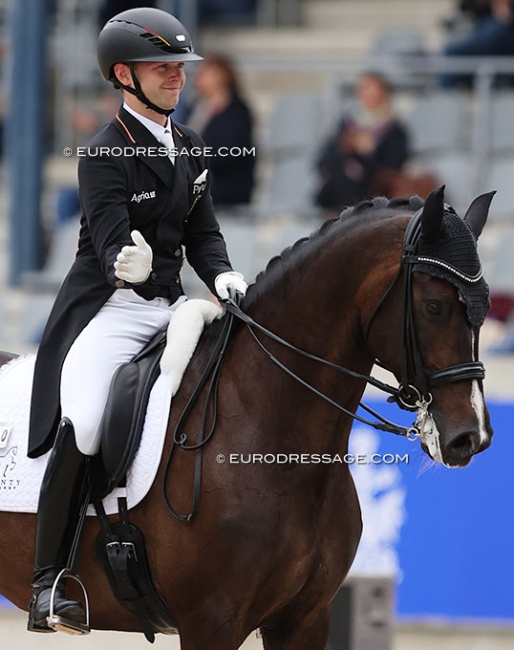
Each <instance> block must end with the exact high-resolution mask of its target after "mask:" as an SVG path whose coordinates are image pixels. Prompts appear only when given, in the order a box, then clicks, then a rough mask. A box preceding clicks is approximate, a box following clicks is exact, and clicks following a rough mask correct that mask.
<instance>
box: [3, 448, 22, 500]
mask: <svg viewBox="0 0 514 650" xmlns="http://www.w3.org/2000/svg"><path fill="white" fill-rule="evenodd" d="M17 455H18V447H11V448H10V449H8V450H7V451H6V452H4V453H3V454H0V490H15V489H16V488H17V487H19V485H20V483H21V481H20V479H17V478H13V474H12V472H13V471H14V470H15V469H16V464H17V463H16V456H17Z"/></svg>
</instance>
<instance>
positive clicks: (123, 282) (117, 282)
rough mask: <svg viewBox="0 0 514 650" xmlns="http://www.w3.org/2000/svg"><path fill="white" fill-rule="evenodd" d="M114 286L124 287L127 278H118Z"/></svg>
mask: <svg viewBox="0 0 514 650" xmlns="http://www.w3.org/2000/svg"><path fill="white" fill-rule="evenodd" d="M114 286H115V287H116V288H117V289H122V288H123V287H124V286H125V280H116V282H115V283H114Z"/></svg>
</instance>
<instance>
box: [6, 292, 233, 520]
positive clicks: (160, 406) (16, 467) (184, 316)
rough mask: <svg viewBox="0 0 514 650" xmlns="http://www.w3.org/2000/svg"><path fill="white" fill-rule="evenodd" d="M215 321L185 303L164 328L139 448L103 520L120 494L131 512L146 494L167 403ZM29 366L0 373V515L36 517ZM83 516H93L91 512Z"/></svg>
mask: <svg viewBox="0 0 514 650" xmlns="http://www.w3.org/2000/svg"><path fill="white" fill-rule="evenodd" d="M221 315H223V310H222V309H221V308H220V307H219V306H218V305H216V304H214V303H211V302H209V301H207V300H188V301H187V302H185V303H184V304H183V305H181V306H180V307H179V308H178V309H177V311H176V313H175V315H174V317H173V319H172V321H171V322H170V326H169V328H168V341H170V345H169V346H168V347H167V348H166V350H165V352H164V355H163V360H162V361H161V369H162V372H161V374H160V375H159V377H158V379H157V381H156V383H155V385H154V387H153V388H152V392H151V394H150V400H149V403H148V409H147V413H146V418H145V423H144V427H143V433H142V437H141V444H140V447H139V450H138V452H137V454H136V456H135V458H134V461H133V463H132V465H131V467H130V469H129V471H128V474H127V487H126V490H125V489H123V490H120V489H116V490H113V492H111V494H109V495H108V496H107V497H106V498H105V499H104V506H105V510H106V512H107V514H113V513H114V512H117V510H118V507H117V498H118V496H120V495H121V494H125V493H126V496H127V502H128V507H129V508H133V507H134V506H135V505H137V504H138V503H139V502H140V501H141V500H142V499H143V498H144V497H145V495H146V494H147V493H148V490H149V489H150V487H151V486H152V483H153V482H154V479H155V475H156V474H157V469H158V467H159V463H160V459H161V454H162V448H163V444H164V437H165V434H166V426H167V423H168V417H169V407H170V404H171V398H172V397H173V395H175V393H176V392H177V390H178V388H179V386H180V381H181V379H182V376H183V374H184V372H185V369H186V367H187V364H188V363H189V360H190V359H191V356H192V354H193V352H194V350H195V348H196V344H197V343H198V339H199V338H200V334H201V332H202V330H203V327H204V325H205V324H206V323H210V322H212V320H214V318H219V317H220V316H221ZM34 361H35V355H32V356H28V357H19V358H17V359H14V360H13V361H10V362H9V363H8V364H6V365H5V366H2V367H1V368H0V511H8V512H28V513H30V512H31V513H34V512H36V511H37V504H38V499H39V490H40V486H41V482H42V480H43V474H44V471H45V468H46V463H47V460H48V456H49V454H50V452H48V454H45V455H44V456H40V457H39V458H36V459H30V458H28V457H27V446H28V445H27V443H28V421H29V409H30V391H31V387H32V376H33V373H34ZM88 514H89V515H94V514H95V512H94V509H93V508H92V507H90V508H89V511H88Z"/></svg>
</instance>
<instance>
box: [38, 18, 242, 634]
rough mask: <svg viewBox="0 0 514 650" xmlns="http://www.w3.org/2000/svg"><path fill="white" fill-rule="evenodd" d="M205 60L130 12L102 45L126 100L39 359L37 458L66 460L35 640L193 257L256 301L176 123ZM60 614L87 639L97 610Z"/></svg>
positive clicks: (86, 203)
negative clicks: (131, 393) (191, 65)
mask: <svg viewBox="0 0 514 650" xmlns="http://www.w3.org/2000/svg"><path fill="white" fill-rule="evenodd" d="M199 59H201V57H199V56H198V55H196V54H195V53H194V49H193V43H192V42H191V38H190V36H189V34H188V32H187V30H186V29H185V27H184V26H183V25H182V24H181V23H180V22H179V21H178V20H177V19H176V18H175V17H174V16H172V15H170V14H168V13H166V12H164V11H161V10H158V9H151V8H138V9H130V10H127V11H124V12H122V13H120V14H118V15H117V16H115V17H114V18H111V19H110V20H109V21H108V22H107V23H106V24H105V26H104V27H103V29H102V31H101V32H100V35H99V38H98V60H99V66H100V70H101V72H102V75H103V76H104V77H105V79H107V80H108V81H110V82H112V83H113V84H114V87H115V88H119V89H121V92H122V95H123V100H124V103H123V106H122V107H121V108H120V110H119V112H118V114H117V115H116V117H115V119H113V120H112V122H110V124H108V125H107V126H105V127H104V128H103V129H102V130H101V131H100V132H99V133H98V134H97V135H96V136H94V138H93V139H92V140H91V142H90V143H89V146H88V148H87V151H86V156H85V157H82V158H81V160H80V163H79V195H80V202H81V209H82V215H81V229H80V235H79V245H78V252H77V256H76V259H75V262H74V264H73V266H72V267H71V270H70V271H69V273H68V275H67V277H66V279H65V280H64V283H63V285H62V287H61V289H60V291H59V294H58V296H57V299H56V301H55V304H54V307H53V310H52V313H51V315H50V317H49V320H48V323H47V326H46V329H45V332H44V335H43V338H42V341H41V345H40V347H39V351H38V355H37V359H36V367H35V374H34V384H33V396H32V404H31V417H30V436H29V450H28V455H29V456H30V457H31V458H35V457H37V456H40V455H42V454H44V453H45V452H47V451H48V450H49V449H50V448H51V447H52V445H53V449H52V452H51V454H50V458H49V461H48V466H47V469H46V473H45V476H44V479H43V482H42V486H41V493H40V498H39V506H38V514H37V526H36V553H35V568H34V579H33V583H32V587H33V590H34V593H33V597H32V600H31V602H30V613H29V623H28V629H29V630H32V631H37V632H52V631H54V630H53V629H52V628H50V627H49V625H48V621H47V616H48V615H49V608H50V600H51V588H52V585H53V583H54V582H55V580H56V577H57V576H58V574H59V572H60V571H61V570H62V569H63V568H68V569H72V570H73V569H74V567H69V566H68V563H69V558H70V550H71V547H72V545H73V544H74V542H73V539H74V536H75V532H76V530H77V526H78V519H79V516H78V512H79V510H80V508H81V507H83V505H84V501H85V500H86V499H87V496H86V489H85V484H86V483H87V479H86V477H87V474H88V465H89V462H88V461H89V459H90V458H91V456H93V455H94V454H95V453H96V452H97V451H98V448H99V444H100V441H99V440H98V425H99V422H100V419H101V417H102V413H103V409H104V406H105V403H106V400H107V395H108V391H109V385H110V381H111V378H112V376H113V374H114V371H115V370H116V368H117V367H119V366H120V365H121V364H123V363H125V362H128V361H129V360H130V359H131V358H132V357H133V356H134V355H135V354H136V353H137V352H138V351H140V349H141V348H142V347H143V346H144V344H145V342H147V341H148V340H149V339H151V338H152V336H153V335H154V334H155V333H156V332H157V331H160V330H162V329H164V328H165V327H166V326H167V324H168V322H169V320H170V318H171V317H172V315H173V313H174V311H175V310H176V308H177V307H178V305H180V304H181V303H182V302H183V301H185V299H186V298H185V296H184V294H183V290H182V286H181V281H180V269H181V266H182V263H183V247H184V249H185V254H186V256H187V258H188V261H189V262H190V263H191V265H192V266H193V268H194V269H195V270H196V272H197V273H198V275H199V276H200V278H201V279H202V280H203V281H204V282H205V283H206V284H207V286H208V287H209V288H210V289H211V291H213V292H214V293H216V294H217V295H218V297H220V298H227V297H228V295H229V292H230V291H236V292H240V293H242V294H244V293H245V291H246V283H245V281H244V278H243V276H242V275H241V274H240V273H236V272H234V271H233V270H232V267H231V265H230V262H229V259H228V257H227V251H226V246H225V241H224V239H223V236H222V235H221V233H220V230H219V226H218V223H217V221H216V218H215V216H214V211H213V207H212V200H211V196H210V192H209V182H210V179H209V174H208V172H206V171H205V169H206V162H205V158H204V156H203V154H202V147H203V142H202V140H201V139H200V138H199V136H197V135H196V134H195V133H194V132H193V131H191V130H190V129H187V128H185V127H184V126H182V125H179V124H176V123H174V122H173V121H172V120H171V119H170V114H171V113H172V111H173V110H174V107H175V106H176V105H177V102H178V100H179V95H180V91H181V90H182V87H183V85H184V82H185V74H184V68H183V66H184V62H185V61H195V60H199ZM160 143H163V144H160ZM163 147H165V148H166V150H167V151H166V150H165V149H164V148H163ZM173 148H174V150H175V151H172V149H173ZM120 151H123V152H124V155H120ZM125 152H126V153H125ZM134 152H136V153H135V155H134ZM156 152H157V155H156ZM185 152H186V153H185ZM168 154H170V155H168ZM174 154H176V155H174ZM180 154H182V155H180ZM59 420H60V423H59ZM54 614H55V615H56V616H57V617H58V619H59V625H56V626H55V627H56V629H64V630H65V631H66V628H67V629H68V631H75V632H77V631H82V632H84V631H87V628H86V626H85V612H84V608H83V606H82V604H81V603H80V602H78V601H75V600H70V599H68V598H67V596H66V595H65V593H64V588H63V584H62V580H59V582H58V584H57V588H56V592H55V598H54Z"/></svg>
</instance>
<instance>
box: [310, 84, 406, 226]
mask: <svg viewBox="0 0 514 650" xmlns="http://www.w3.org/2000/svg"><path fill="white" fill-rule="evenodd" d="M357 100H358V102H357V108H356V110H355V111H354V112H353V113H352V114H349V115H346V116H344V117H343V120H342V122H341V123H340V125H339V126H338V128H337V130H336V132H335V133H334V134H333V135H332V136H331V137H330V138H329V140H328V141H327V142H326V144H325V145H324V147H323V148H322V150H321V151H320V155H319V157H318V160H317V161H316V167H317V169H318V172H319V176H320V181H319V189H318V191H317V194H316V197H315V203H316V205H318V206H319V207H321V208H325V209H326V210H328V211H329V212H336V213H339V212H340V211H341V210H342V209H343V208H344V207H345V206H349V205H354V204H355V203H356V202H358V201H361V200H362V199H365V198H368V197H369V190H370V186H371V184H372V182H373V179H374V177H375V176H376V174H377V173H379V172H383V171H384V170H399V169H401V168H402V166H403V165H404V163H405V162H406V160H407V158H408V154H409V148H408V137H407V132H406V130H405V128H404V126H403V125H402V124H401V122H400V120H399V119H398V118H397V117H396V115H395V113H394V110H393V106H392V101H391V87H390V85H389V83H388V81H387V80H386V79H385V78H384V77H383V76H382V75H381V74H378V73H375V72H369V73H365V74H363V75H362V76H361V77H360V78H359V80H358V82H357Z"/></svg>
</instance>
